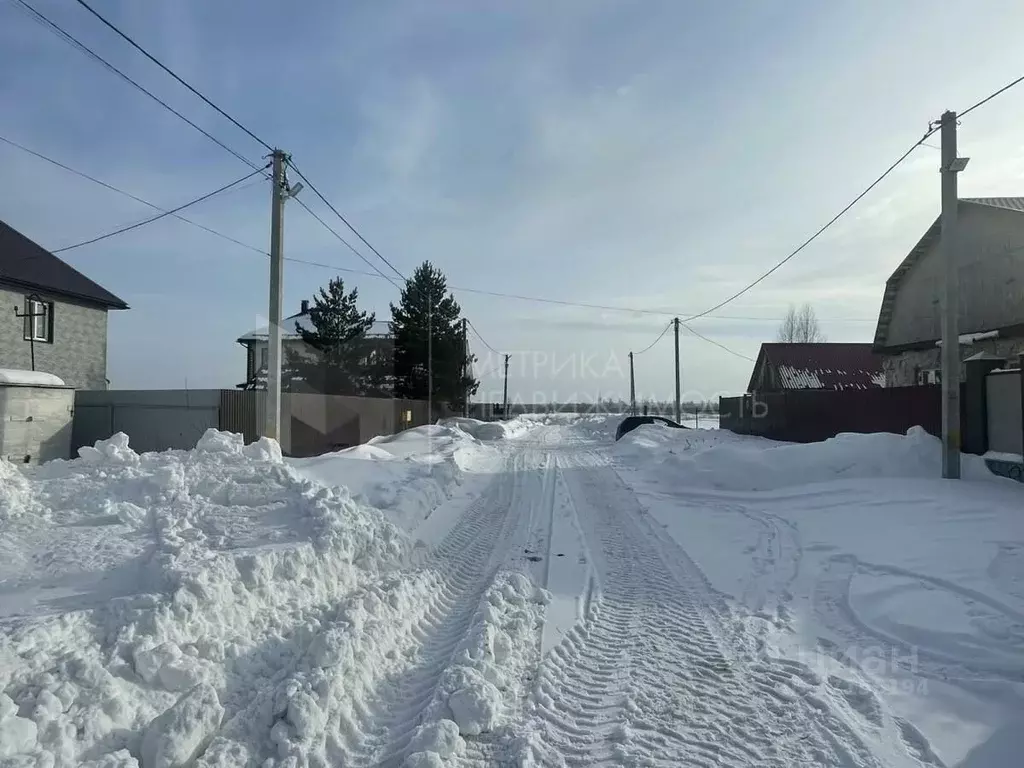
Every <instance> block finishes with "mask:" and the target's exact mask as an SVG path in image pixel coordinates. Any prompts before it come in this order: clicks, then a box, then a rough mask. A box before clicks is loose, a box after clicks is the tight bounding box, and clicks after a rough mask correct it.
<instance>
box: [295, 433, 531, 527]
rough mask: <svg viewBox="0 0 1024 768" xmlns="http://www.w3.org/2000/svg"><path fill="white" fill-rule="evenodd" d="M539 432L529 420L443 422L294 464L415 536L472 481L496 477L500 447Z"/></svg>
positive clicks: (299, 469)
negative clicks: (345, 490) (489, 475)
mask: <svg viewBox="0 0 1024 768" xmlns="http://www.w3.org/2000/svg"><path fill="white" fill-rule="evenodd" d="M534 426H535V424H532V423H531V422H529V421H526V420H524V419H514V420H512V421H507V422H485V421H477V420H476V419H465V418H452V419H443V420H441V421H440V422H438V423H437V424H431V425H428V426H423V427H414V428H412V429H407V430H405V431H403V432H399V433H398V434H396V435H386V436H382V437H375V438H373V439H372V440H370V441H369V442H368V443H367V444H365V445H357V446H355V447H353V448H347V449H345V450H343V451H337V452H335V453H328V454H324V455H323V456H317V457H315V458H311V459H294V460H290V462H289V463H290V464H291V466H292V467H294V468H295V469H296V470H297V471H298V472H299V473H300V474H301V475H303V476H304V477H307V478H309V479H311V480H314V481H316V482H319V483H323V484H324V485H338V486H344V487H346V488H348V489H349V491H350V492H351V493H352V494H353V496H354V497H355V498H356V499H357V500H359V501H360V502H363V503H365V504H369V505H370V506H373V507H376V508H378V509H380V510H382V511H384V513H385V514H386V515H387V517H388V519H389V520H391V521H392V522H394V523H396V524H397V525H399V526H400V527H402V528H403V529H405V530H406V531H412V530H414V529H415V528H416V527H417V525H419V524H420V523H422V522H423V520H424V519H426V518H427V517H428V516H429V515H430V513H431V512H433V510H434V509H436V508H437V507H438V506H439V505H440V504H442V503H444V502H445V501H447V500H448V499H449V498H451V496H452V494H453V492H454V491H455V489H456V488H457V487H459V486H461V485H463V484H464V483H465V482H466V479H467V477H468V476H471V475H484V474H487V473H490V472H493V471H494V469H495V468H496V467H497V466H498V464H499V463H500V453H499V450H498V443H499V442H500V441H503V440H507V439H510V438H513V437H517V436H520V435H522V434H524V433H525V432H527V431H529V430H530V429H531V428H532V427H534Z"/></svg>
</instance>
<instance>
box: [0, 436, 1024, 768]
mask: <svg viewBox="0 0 1024 768" xmlns="http://www.w3.org/2000/svg"><path fill="white" fill-rule="evenodd" d="M615 423H616V421H615V420H614V419H603V418H590V419H588V418H582V419H578V420H571V419H564V418H544V419H520V420H515V421H513V422H509V423H507V424H482V423H480V422H473V421H472V420H459V419H456V420H450V421H448V422H444V423H440V424H437V425H432V426H429V427H420V428H417V429H414V430H408V431H406V432H403V433H401V434H399V435H395V436H389V437H386V438H379V439H377V440H375V441H373V442H372V443H371V444H368V445H365V446H359V447H357V448H355V449H350V450H348V451H343V452H339V453H336V454H330V455H327V456H323V457H317V458H316V459H301V460H283V459H282V457H281V455H280V451H279V449H278V448H277V446H276V444H274V443H272V442H270V441H265V440H264V441H260V442H258V443H254V444H252V445H249V446H243V444H242V440H241V438H240V436H233V435H229V434H227V433H218V432H216V431H211V432H209V433H208V434H207V435H205V436H204V437H203V439H202V440H200V442H199V444H198V445H197V447H196V449H195V450H193V451H171V452H166V453H160V454H156V453H151V454H141V455H140V454H136V453H135V452H134V451H132V450H131V448H130V447H129V444H128V438H127V437H126V436H124V435H118V436H114V437H113V438H111V439H110V440H108V441H101V442H100V443H97V445H96V447H95V448H90V449H87V450H85V451H84V453H83V457H82V458H81V459H79V460H77V461H73V462H53V463H52V464H48V465H45V466H42V467H39V468H20V467H16V466H15V465H12V464H10V463H8V462H0V553H2V554H3V555H4V557H3V558H0V560H3V562H2V563H0V763H2V764H3V765H8V764H10V765H18V766H33V765H40V766H65V765H66V766H88V768H139V766H141V768H151V767H160V768H169V767H170V766H186V765H194V766H197V767H198V768H203V767H204V766H205V767H207V768H212V767H214V766H217V767H218V768H228V767H231V768H257V767H259V768H275V767H278V766H279V767H281V768H300V767H302V766H315V767H317V768H320V767H324V768H326V766H335V765H337V766H355V767H364V768H368V767H369V766H386V767H388V768H423V767H424V766H427V767H428V768H433V767H436V766H502V765H508V766H518V767H520V768H528V767H529V766H549V765H550V766H562V765H564V766H591V765H597V766H600V765H650V766H709V767H710V766H750V767H755V766H756V767H757V768H760V767H761V766H778V767H779V768H783V767H785V768H789V766H821V767H823V768H824V767H825V766H844V767H845V768H882V767H884V768H890V767H892V768H922V767H932V768H1003V767H1004V766H1009V765H1016V764H1018V763H1019V759H1018V758H1019V754H1020V753H1021V751H1022V750H1024V534H1022V533H1021V527H1020V510H1021V509H1022V508H1024V488H1022V487H1021V486H1020V485H1019V484H1016V483H1013V482H1011V481H1008V480H1003V479H1000V478H995V477H993V476H991V475H990V474H989V473H987V471H986V470H984V467H983V465H980V462H978V461H977V460H976V459H974V458H973V457H965V465H964V467H965V476H966V478H967V479H965V480H963V481H961V482H960V483H956V484H949V483H946V482H944V481H941V480H938V479H935V478H934V474H935V473H934V468H935V466H937V462H938V453H939V448H940V447H939V444H938V441H937V440H936V439H935V438H932V437H929V436H928V435H925V434H924V433H923V432H920V431H918V432H913V433H912V434H908V435H905V436H903V435H846V436H841V437H839V438H836V439H834V440H830V441H827V442H825V443H820V444H815V445H809V446H798V445H783V444H778V443H772V442H770V441H765V440H760V439H757V438H744V437H739V436H736V435H732V434H730V433H726V432H718V431H697V430H691V431H682V430H674V429H667V428H661V427H655V426H647V427H641V428H640V429H638V430H636V431H635V432H634V433H631V434H630V435H628V436H626V437H625V438H623V439H622V440H620V441H619V442H615V441H614V440H613V439H612V438H611V434H612V433H613V432H614V427H615Z"/></svg>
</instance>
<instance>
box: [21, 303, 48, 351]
mask: <svg viewBox="0 0 1024 768" xmlns="http://www.w3.org/2000/svg"><path fill="white" fill-rule="evenodd" d="M30 340H31V341H41V342H45V343H52V342H53V302H52V301H39V300H38V299H25V341H30Z"/></svg>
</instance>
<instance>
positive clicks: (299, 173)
mask: <svg viewBox="0 0 1024 768" xmlns="http://www.w3.org/2000/svg"><path fill="white" fill-rule="evenodd" d="M78 2H82V0H78ZM288 165H290V166H291V167H292V170H294V171H295V174H296V175H297V176H298V177H299V178H300V179H302V180H303V181H304V182H305V183H306V186H308V187H309V188H310V189H312V190H313V194H315V195H316V196H317V197H319V198H320V200H321V201H322V202H323V204H324V205H326V206H327V207H328V208H330V209H331V212H332V213H333V214H334V215H335V216H337V217H338V218H339V219H341V221H342V223H343V224H344V225H345V226H346V227H348V228H349V229H350V230H352V233H353V234H354V235H355V236H356V237H358V238H359V239H360V240H362V241H363V245H365V246H366V247H367V248H369V249H370V250H371V251H373V252H374V254H376V256H377V258H378V259H380V260H381V261H383V262H384V263H385V264H387V265H388V266H389V267H390V268H391V271H392V272H394V273H395V274H396V275H398V276H399V277H400V278H402V279H403V280H405V279H406V277H405V275H403V274H402V273H401V272H399V271H398V269H397V268H396V267H395V265H394V264H392V263H391V262H390V261H388V260H387V259H386V258H384V256H383V255H381V252H380V251H378V250H377V249H376V248H374V247H373V246H372V245H371V244H370V242H369V241H368V240H367V239H366V238H365V237H363V236H362V235H361V234H360V233H359V230H358V229H356V228H355V227H353V226H352V225H351V224H350V223H349V221H348V219H346V218H345V217H344V216H342V215H341V213H339V211H338V209H337V208H335V207H334V206H333V205H331V201H330V200H328V199H327V198H326V197H324V196H323V195H322V194H321V193H320V190H319V189H317V188H316V186H314V184H313V182H311V181H310V180H309V179H308V178H307V177H306V176H304V175H303V173H302V171H300V170H299V169H298V167H296V165H295V163H294V162H292V161H291V160H290V159H289V161H288ZM349 247H350V248H351V247H352V246H349ZM353 250H355V249H353Z"/></svg>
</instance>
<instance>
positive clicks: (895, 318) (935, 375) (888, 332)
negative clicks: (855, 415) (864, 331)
mask: <svg viewBox="0 0 1024 768" xmlns="http://www.w3.org/2000/svg"><path fill="white" fill-rule="evenodd" d="M957 229H958V232H957V238H956V261H957V270H958V274H959V282H960V306H959V308H958V313H959V327H960V334H961V335H960V340H959V341H960V359H961V361H963V360H965V359H966V358H968V357H971V356H974V355H977V354H979V353H986V354H989V355H994V356H997V357H1001V358H1006V359H1016V357H1017V355H1019V354H1020V353H1022V352H1024V197H985V198H961V199H960V201H959V205H958V206H957ZM941 240H942V220H941V217H939V218H936V220H935V222H934V223H933V224H932V225H931V226H930V227H929V228H928V230H927V231H926V232H925V233H924V235H923V236H922V237H921V239H920V240H919V241H918V242H917V244H916V245H915V246H914V247H913V248H912V249H911V251H910V253H908V254H907V255H906V257H905V258H904V259H903V261H902V262H901V263H900V265H899V266H898V267H897V268H896V270H895V271H894V272H893V273H892V275H891V276H890V277H889V279H888V280H887V281H886V283H885V294H884V296H883V299H882V307H881V310H880V311H879V314H878V325H877V327H876V329H875V341H874V349H875V351H876V352H877V353H879V354H880V355H882V357H883V361H884V362H883V366H884V370H885V381H886V386H890V387H893V386H896V387H902V386H912V385H914V384H935V383H938V381H939V371H940V369H941V365H942V364H941V361H940V352H941V349H940V347H939V346H938V341H939V339H940V338H941V337H942V328H941V300H942V279H943V278H942V274H943V265H942V254H941V251H940V250H939V248H940V243H941ZM960 375H961V380H962V379H963V376H964V373H963V369H962V368H961V374H960Z"/></svg>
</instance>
